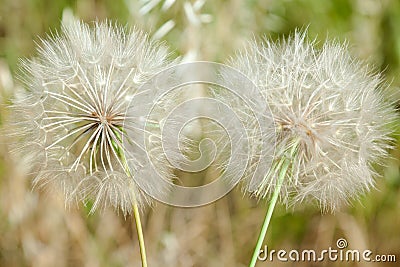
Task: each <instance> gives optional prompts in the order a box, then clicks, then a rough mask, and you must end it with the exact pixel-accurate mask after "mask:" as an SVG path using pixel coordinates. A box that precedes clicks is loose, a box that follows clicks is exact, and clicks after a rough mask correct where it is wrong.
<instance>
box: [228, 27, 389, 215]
mask: <svg viewBox="0 0 400 267" xmlns="http://www.w3.org/2000/svg"><path fill="white" fill-rule="evenodd" d="M231 64H232V65H233V67H235V68H237V69H239V70H240V71H242V72H243V73H244V74H246V75H247V76H248V77H249V78H250V79H251V80H252V81H253V82H254V83H255V84H256V85H257V86H258V87H259V89H260V90H261V92H262V93H263V95H264V97H265V99H266V101H267V103H268V105H269V107H270V109H271V111H272V114H273V119H274V121H275V124H276V133H277V142H276V148H275V151H276V152H275V163H273V164H272V167H271V169H270V172H269V173H268V174H266V176H265V178H264V179H263V180H262V182H261V183H260V184H259V185H258V187H257V190H256V195H258V196H259V197H262V198H264V197H268V196H270V195H271V193H272V192H273V191H274V189H275V187H276V185H277V180H278V176H279V174H280V173H281V171H282V168H281V167H282V165H281V163H282V162H283V160H285V159H287V160H289V161H290V166H289V168H288V171H287V173H286V177H285V180H284V184H283V186H282V188H281V199H282V200H283V202H284V203H286V204H289V205H291V204H296V203H303V202H309V201H311V202H317V203H319V205H320V207H321V209H322V210H323V211H335V210H336V209H337V208H339V207H340V206H341V205H342V204H343V203H347V202H349V200H351V199H353V198H356V197H357V196H358V195H359V194H360V193H363V192H365V191H367V190H369V189H370V188H371V187H372V186H373V185H374V176H375V175H376V172H375V171H374V167H373V164H374V163H376V162H378V163H379V162H381V159H382V158H384V157H385V156H387V150H388V149H389V148H390V143H391V137H390V135H391V132H392V131H391V130H390V127H389V126H390V124H391V123H393V120H394V118H395V112H394V109H393V107H392V106H391V105H390V104H387V103H385V101H384V99H383V96H382V94H381V90H382V89H383V83H382V79H381V77H380V75H379V74H376V73H373V72H371V70H369V69H368V67H367V66H366V65H365V64H364V63H363V62H359V61H357V60H356V59H354V58H353V57H352V56H351V55H350V54H349V52H348V47H347V45H343V44H339V43H338V42H329V41H327V42H325V44H324V45H323V46H322V48H321V49H318V48H316V44H315V42H310V41H307V40H306V34H305V33H303V34H302V33H298V32H296V33H295V34H294V36H293V37H291V38H289V39H288V40H286V41H280V42H278V43H272V42H270V41H268V40H265V41H264V42H261V43H258V42H256V41H253V42H251V43H250V45H249V47H248V48H247V49H246V50H244V51H241V52H240V53H238V54H237V56H236V57H235V58H233V59H232V61H231Z"/></svg>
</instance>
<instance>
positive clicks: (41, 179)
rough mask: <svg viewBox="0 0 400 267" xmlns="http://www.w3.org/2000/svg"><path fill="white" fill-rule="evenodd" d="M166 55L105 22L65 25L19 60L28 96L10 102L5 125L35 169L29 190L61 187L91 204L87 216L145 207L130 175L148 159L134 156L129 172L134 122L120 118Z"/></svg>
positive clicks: (142, 38)
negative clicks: (128, 133)
mask: <svg viewBox="0 0 400 267" xmlns="http://www.w3.org/2000/svg"><path fill="white" fill-rule="evenodd" d="M167 56H168V53H167V50H166V48H165V47H163V46H160V45H158V44H156V43H152V42H151V41H149V40H148V37H147V36H146V35H145V34H144V33H142V32H140V31H138V30H133V31H128V30H127V29H124V28H122V27H119V26H113V25H112V24H111V23H109V22H103V23H100V22H98V23H95V24H94V27H93V28H91V27H90V26H89V25H87V24H84V23H81V22H78V21H71V22H68V23H67V22H66V23H64V24H63V25H62V29H61V33H54V34H52V35H51V36H49V38H47V39H46V40H41V43H40V46H39V48H38V56H37V57H36V58H34V59H30V60H25V61H23V64H22V73H23V81H24V83H25V87H26V90H25V91H24V92H22V93H21V94H19V95H17V96H16V98H15V100H14V103H13V105H12V107H11V111H12V112H13V113H12V116H13V118H12V121H13V122H12V123H11V125H10V126H9V128H10V129H11V130H10V131H9V132H10V133H11V134H12V135H13V137H14V138H15V139H16V144H17V145H16V147H17V149H16V150H17V151H19V152H20V154H21V155H23V158H24V159H25V160H26V161H27V163H28V164H29V165H30V166H33V167H35V168H36V169H35V171H37V175H36V178H35V179H34V184H36V185H38V186H43V185H47V186H48V188H51V186H61V188H62V190H63V191H64V193H65V195H66V199H67V200H68V201H76V200H85V201H86V200H90V199H91V200H93V203H94V204H93V207H92V210H91V212H94V211H95V210H96V209H97V208H102V207H106V206H112V207H114V208H116V209H117V210H121V211H122V212H123V214H125V215H126V214H128V213H131V212H132V207H133V204H134V203H138V204H139V205H142V204H144V203H146V202H147V201H148V200H149V199H148V198H147V197H145V195H144V194H143V193H142V192H141V190H139V189H138V187H137V186H136V184H135V182H134V180H133V177H130V176H135V173H134V171H135V170H137V169H139V168H141V165H140V164H141V163H142V162H143V161H144V160H142V158H145V157H147V155H146V154H145V153H144V152H143V153H135V157H136V158H135V160H131V161H130V162H136V165H135V166H133V167H131V168H128V167H127V159H126V157H128V156H129V152H128V151H126V149H125V146H124V143H123V141H122V136H123V135H124V133H125V130H126V129H124V121H125V120H127V119H136V118H127V115H126V113H125V112H126V109H127V106H128V104H129V102H130V99H132V97H134V95H135V94H136V93H138V92H137V91H138V89H139V87H140V86H141V85H142V84H143V83H144V82H145V81H146V80H147V79H149V78H150V77H151V76H152V75H154V74H155V73H157V72H159V71H160V70H162V69H163V68H165V67H166V66H167V65H168V60H167ZM131 123H135V122H131ZM137 123H138V124H141V123H143V121H138V122H137ZM142 137H143V136H139V135H138V136H128V137H126V138H128V141H129V142H133V143H135V142H138V140H139V139H140V138H142ZM132 164H133V163H132ZM166 165H167V164H166ZM155 186H156V185H155ZM158 191H162V190H159V189H158Z"/></svg>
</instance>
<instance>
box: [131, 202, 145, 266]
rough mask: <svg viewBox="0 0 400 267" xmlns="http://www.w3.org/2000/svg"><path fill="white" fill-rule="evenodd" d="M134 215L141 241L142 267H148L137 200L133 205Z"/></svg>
mask: <svg viewBox="0 0 400 267" xmlns="http://www.w3.org/2000/svg"><path fill="white" fill-rule="evenodd" d="M133 215H134V216H135V224H136V231H137V234H138V239H139V247H140V258H141V259H142V267H147V258H146V247H145V245H144V237H143V229H142V223H141V222H140V213H139V209H138V205H137V202H136V200H135V202H134V203H133Z"/></svg>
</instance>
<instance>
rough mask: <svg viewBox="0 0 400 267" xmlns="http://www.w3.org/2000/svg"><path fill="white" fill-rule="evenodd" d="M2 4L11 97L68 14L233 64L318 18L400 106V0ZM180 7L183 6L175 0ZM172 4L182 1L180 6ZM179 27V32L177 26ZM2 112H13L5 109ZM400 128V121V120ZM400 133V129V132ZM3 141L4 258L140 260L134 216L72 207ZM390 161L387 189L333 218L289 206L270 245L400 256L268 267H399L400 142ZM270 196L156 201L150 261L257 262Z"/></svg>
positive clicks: (382, 182)
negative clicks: (239, 52) (250, 46)
mask: <svg viewBox="0 0 400 267" xmlns="http://www.w3.org/2000/svg"><path fill="white" fill-rule="evenodd" d="M203 2H204V1H193V0H187V1H182V0H177V1H171V0H152V1H133V0H125V1H124V0H115V1H106V0H82V1H72V0H58V1H51V0H47V1H45V0H1V1H0V101H1V102H2V103H3V104H6V103H7V102H8V101H9V99H10V97H11V95H12V94H13V91H14V90H15V89H16V88H17V87H18V86H19V84H18V82H17V80H16V79H15V78H14V77H15V74H16V72H17V69H18V68H17V65H18V58H20V57H29V56H32V55H34V53H35V50H34V47H35V41H37V40H38V36H42V37H43V36H45V33H46V32H48V31H49V29H59V27H60V22H61V19H62V17H63V16H71V15H75V16H77V17H79V18H81V19H83V20H85V21H93V20H95V19H104V18H109V19H112V20H115V21H118V22H120V23H122V24H128V25H137V26H138V27H140V28H143V29H144V30H146V31H148V32H149V33H150V34H151V35H152V36H153V37H154V38H156V39H161V40H165V41H166V42H167V43H168V45H170V47H171V51H172V52H173V56H181V57H182V60H196V59H197V60H211V61H218V62H223V61H224V60H226V59H227V57H228V56H229V55H232V53H233V52H234V51H235V50H236V49H238V48H241V47H243V45H244V43H245V41H246V40H248V39H250V38H253V37H254V36H256V37H258V36H262V35H266V36H268V37H269V38H273V39H275V38H278V37H283V38H284V37H285V36H287V35H288V34H289V33H290V32H293V31H294V29H295V28H296V27H300V28H303V29H304V28H306V27H307V26H308V29H309V35H310V38H318V39H319V40H324V39H325V38H337V39H339V40H341V41H344V40H348V42H349V43H350V45H351V49H352V52H353V54H354V55H356V56H358V57H360V58H361V59H364V60H367V61H368V62H370V63H371V64H373V65H375V66H376V68H377V69H378V70H380V71H382V72H383V73H384V74H385V75H386V77H387V79H388V81H389V82H390V84H391V89H390V91H388V95H389V96H390V97H391V98H395V99H396V100H397V103H400V93H399V90H398V89H397V87H398V86H400V1H398V0H382V1H379V0H336V1H321V0H264V1H256V0H246V1H243V0H232V1H224V0H208V1H205V2H204V3H203ZM171 4H172V5H171ZM169 5H171V6H170V7H169ZM168 30H169V31H168ZM0 115H1V118H2V119H4V118H5V116H8V114H6V112H5V109H4V105H3V108H1V113H0ZM398 128H399V129H400V127H398ZM399 132H400V130H399ZM0 143H1V145H0V146H1V147H0V156H1V158H0V266H1V267H16V266H35V267H36V266H38V267H47V266H51V267H53V266H59V267H63V266H86V267H92V266H93V267H94V266H110V267H114V266H115V267H117V266H140V260H139V253H138V251H139V248H138V244H137V241H136V231H135V229H134V228H133V225H132V220H133V219H132V218H131V217H127V218H124V217H123V216H122V215H121V214H120V215H118V214H117V213H116V212H114V211H112V210H105V211H104V212H97V213H96V214H94V215H88V210H87V208H85V207H83V206H81V207H71V208H69V209H65V208H64V203H63V199H62V198H61V197H60V195H59V193H57V192H53V194H47V193H44V192H39V191H38V190H32V189H31V182H30V181H31V180H30V178H31V177H29V175H27V174H26V167H25V166H22V165H21V164H20V163H19V162H18V161H13V160H11V158H10V156H9V154H8V153H7V150H6V144H7V139H6V138H5V137H2V140H1V142H0ZM391 154H392V156H393V157H392V159H390V160H388V161H387V164H386V165H387V166H386V167H385V168H380V169H379V172H380V173H381V174H382V178H380V179H378V180H377V184H376V188H377V189H376V190H374V191H373V192H371V193H369V194H368V195H366V196H364V197H362V199H361V200H360V201H359V202H354V203H353V205H352V206H351V207H348V208H344V209H343V210H342V211H341V212H339V213H336V214H334V215H323V214H321V213H320V211H319V210H318V208H316V207H306V208H304V209H301V210H298V209H297V210H294V211H288V212H287V211H286V210H285V208H284V207H281V206H278V207H277V209H276V212H275V214H274V216H273V219H272V222H271V225H272V227H271V228H270V231H269V233H268V235H267V239H266V240H265V244H268V245H269V248H270V249H286V250H291V249H312V248H314V249H316V250H322V249H327V248H328V247H330V246H331V247H333V248H335V247H336V245H335V244H336V240H337V239H338V238H345V239H346V240H347V241H348V244H349V248H351V249H360V250H363V249H370V250H372V251H373V252H374V253H380V254H396V257H397V263H376V262H375V263H365V262H359V263H357V262H353V263H352V262H349V263H346V262H336V263H333V262H328V261H324V262H319V263H309V262H297V263H280V262H274V263H273V264H271V263H267V262H261V263H259V265H258V266H272V265H273V266H371V267H380V266H399V264H400V169H399V168H400V167H399V166H400V162H399V159H400V146H399V145H397V147H396V148H395V149H394V150H393V151H392V152H391ZM266 206H267V203H263V202H260V203H257V202H256V201H255V200H254V199H250V198H247V197H243V196H242V194H241V192H240V189H235V190H234V191H233V192H231V193H229V194H228V195H227V196H226V197H224V198H223V199H221V200H219V201H218V202H216V203H213V204H211V205H208V206H206V207H202V208H197V209H180V208H173V207H169V206H165V205H163V204H159V203H158V204H155V206H154V207H153V208H149V209H148V210H146V211H145V212H144V215H143V224H144V231H145V238H146V242H147V243H146V244H147V252H148V258H149V265H150V266H176V267H178V266H184V267H187V266H199V267H200V266H205V267H210V266H211V267H212V266H218V267H219V266H238V267H239V266H246V265H247V264H248V262H249V260H250V257H251V254H252V249H253V247H254V245H255V242H256V239H257V236H258V232H259V229H260V226H261V223H262V221H263V218H264V214H265V210H266Z"/></svg>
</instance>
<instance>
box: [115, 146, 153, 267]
mask: <svg viewBox="0 0 400 267" xmlns="http://www.w3.org/2000/svg"><path fill="white" fill-rule="evenodd" d="M121 140H122V139H121ZM119 152H120V157H121V160H122V162H123V164H124V169H125V173H126V174H127V175H128V176H129V177H132V174H131V172H130V169H129V166H128V162H127V160H126V157H125V155H124V153H122V152H121V151H120V150H119ZM132 208H133V216H134V217H135V226H136V232H137V235H138V240H139V248H140V258H141V260H142V267H147V257H146V247H145V245H144V236H143V229H142V223H141V220H140V212H139V208H138V204H137V201H136V198H135V197H134V202H133V205H132Z"/></svg>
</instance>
